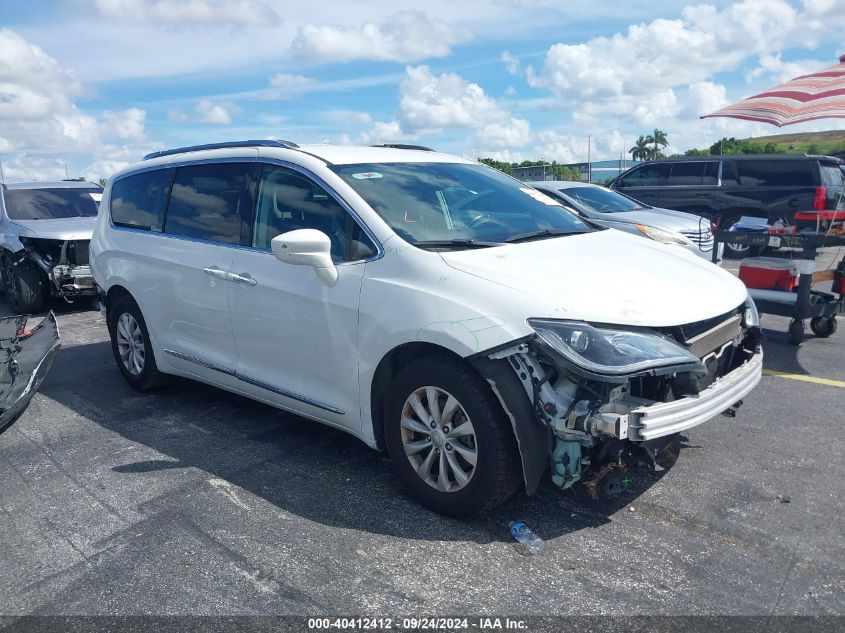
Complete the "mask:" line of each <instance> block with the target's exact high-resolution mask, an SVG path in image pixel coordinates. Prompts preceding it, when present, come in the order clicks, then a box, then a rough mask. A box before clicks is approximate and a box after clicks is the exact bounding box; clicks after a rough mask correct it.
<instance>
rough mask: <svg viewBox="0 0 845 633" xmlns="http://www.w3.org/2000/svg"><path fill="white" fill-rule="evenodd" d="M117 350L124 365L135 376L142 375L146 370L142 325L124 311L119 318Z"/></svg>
mask: <svg viewBox="0 0 845 633" xmlns="http://www.w3.org/2000/svg"><path fill="white" fill-rule="evenodd" d="M116 335H117V351H118V352H119V353H120V360H121V361H123V366H124V367H126V371H128V372H129V373H130V374H132V375H133V376H140V375H141V372H143V371H144V358H145V356H146V349H145V348H144V337H143V335H142V334H141V327H140V326H139V325H138V322H137V321H136V320H135V317H133V316H132V315H131V314H128V313H126V312H124V313H123V314H121V315H120V318H119V319H118V320H117V332H116Z"/></svg>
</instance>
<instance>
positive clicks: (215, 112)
mask: <svg viewBox="0 0 845 633" xmlns="http://www.w3.org/2000/svg"><path fill="white" fill-rule="evenodd" d="M195 111H196V113H197V115H199V120H200V121H201V122H202V123H211V124H214V125H229V124H230V123H231V122H232V116H231V115H230V114H229V111H228V110H227V109H226V107H225V106H223V105H221V104H219V103H214V102H212V101H209V100H207V99H203V100H202V101H200V102H199V103H198V104H197V107H196V108H195Z"/></svg>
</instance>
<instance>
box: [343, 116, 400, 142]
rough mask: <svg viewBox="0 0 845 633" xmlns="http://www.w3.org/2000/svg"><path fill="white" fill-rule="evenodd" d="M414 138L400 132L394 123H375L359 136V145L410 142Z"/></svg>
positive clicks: (397, 124) (398, 126)
mask: <svg viewBox="0 0 845 633" xmlns="http://www.w3.org/2000/svg"><path fill="white" fill-rule="evenodd" d="M414 138H416V137H415V135H413V134H409V133H407V132H405V131H404V130H402V127H401V126H400V125H399V123H397V122H396V121H376V123H374V124H373V126H372V127H371V128H370V129H369V130H367V131H366V132H363V133H362V134H361V143H363V144H364V145H377V144H379V143H398V142H401V141H412V140H414ZM347 140H348V137H347Z"/></svg>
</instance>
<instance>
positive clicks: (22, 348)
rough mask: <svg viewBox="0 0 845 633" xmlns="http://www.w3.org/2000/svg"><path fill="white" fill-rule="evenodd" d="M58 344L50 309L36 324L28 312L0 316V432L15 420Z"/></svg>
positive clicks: (48, 368)
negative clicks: (26, 314)
mask: <svg viewBox="0 0 845 633" xmlns="http://www.w3.org/2000/svg"><path fill="white" fill-rule="evenodd" d="M59 346H60V336H59V327H58V325H57V323H56V317H55V316H54V315H53V313H52V312H50V313H49V314H48V315H47V316H46V317H44V318H43V319H42V320H41V321H40V322H38V323H37V324H33V323H32V320H31V319H30V317H28V316H10V317H3V318H0V433H2V432H3V431H5V430H6V429H8V428H9V427H10V426H11V425H12V424H13V423H14V422H15V420H17V418H18V417H19V416H20V414H21V413H23V411H24V409H26V407H27V405H28V404H29V402H30V400H32V397H33V396H34V395H35V393H36V392H37V391H38V389H39V388H40V387H41V383H42V382H44V378H45V377H46V376H47V372H49V371H50V367H51V366H52V364H53V360H54V358H55V356H56V353H57V352H58V350H59Z"/></svg>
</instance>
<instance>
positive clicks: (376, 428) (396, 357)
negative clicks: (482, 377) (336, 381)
mask: <svg viewBox="0 0 845 633" xmlns="http://www.w3.org/2000/svg"><path fill="white" fill-rule="evenodd" d="M427 356H444V357H446V358H449V359H450V360H454V361H457V362H459V363H461V364H463V365H465V366H466V367H469V368H472V365H471V364H470V363H469V362H467V361H466V360H465V359H464V358H462V357H461V356H459V355H458V354H456V353H455V352H453V351H452V350H450V349H448V348H446V347H443V346H442V345H437V344H435V343H427V342H422V341H414V342H409V343H403V344H401V345H398V346H396V347H394V348H393V349H391V350H390V351H389V352H387V354H385V355H384V356H383V357H382V359H381V361H380V362H379V364H378V366H377V367H376V370H375V372H374V373H373V379H372V384H371V386H370V415H371V418H372V423H373V435H374V437H375V442H376V446H377V447H378V449H379V450H382V451H383V450H386V445H385V442H384V396H385V395H386V393H387V390H388V388H389V387H390V385H391V383H392V382H393V379H394V378H395V377H396V374H398V373H399V372H400V371H401V370H402V368H403V367H406V366H407V365H409V364H411V363H412V362H414V361H417V360H419V359H421V358H425V357H427ZM473 371H474V369H473Z"/></svg>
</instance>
